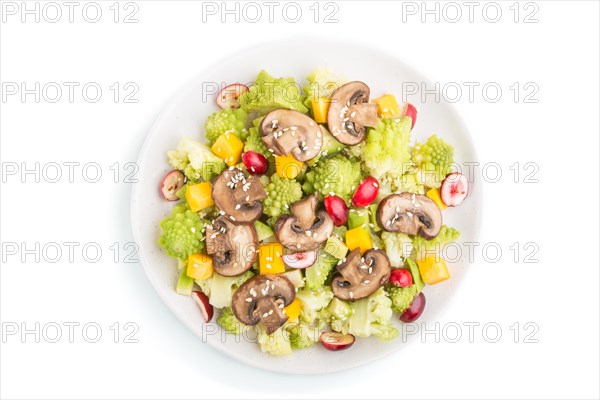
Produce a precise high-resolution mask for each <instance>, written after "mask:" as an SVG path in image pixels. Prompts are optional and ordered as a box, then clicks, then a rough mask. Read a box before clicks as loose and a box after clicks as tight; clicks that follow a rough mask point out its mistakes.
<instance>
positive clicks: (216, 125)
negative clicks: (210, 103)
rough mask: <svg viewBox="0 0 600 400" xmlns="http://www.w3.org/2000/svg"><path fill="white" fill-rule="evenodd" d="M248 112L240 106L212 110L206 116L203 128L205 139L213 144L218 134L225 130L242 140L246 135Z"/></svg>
mask: <svg viewBox="0 0 600 400" xmlns="http://www.w3.org/2000/svg"><path fill="white" fill-rule="evenodd" d="M247 120H248V114H246V112H245V111H244V110H242V109H240V108H238V109H232V108H228V109H225V110H220V111H217V112H214V113H213V114H211V115H209V116H208V119H207V120H206V125H205V126H204V129H205V130H206V139H207V140H208V141H209V143H210V144H211V145H213V144H214V143H215V142H216V141H217V139H218V138H219V136H221V135H222V134H224V133H225V132H229V133H233V134H235V135H236V136H237V137H238V138H240V139H242V140H244V139H245V138H246V136H247V135H248V130H247V129H246V122H247Z"/></svg>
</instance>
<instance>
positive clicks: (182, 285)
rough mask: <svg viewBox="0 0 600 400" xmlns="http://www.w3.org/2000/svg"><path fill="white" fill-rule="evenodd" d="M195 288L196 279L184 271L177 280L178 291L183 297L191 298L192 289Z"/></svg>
mask: <svg viewBox="0 0 600 400" xmlns="http://www.w3.org/2000/svg"><path fill="white" fill-rule="evenodd" d="M193 288H194V279H193V278H190V277H189V276H187V274H186V269H185V268H184V269H182V270H181V273H180V274H179V279H178V280H177V288H176V291H177V293H179V294H180V295H182V296H191V295H192V289H193Z"/></svg>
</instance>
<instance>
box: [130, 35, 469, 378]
mask: <svg viewBox="0 0 600 400" xmlns="http://www.w3.org/2000/svg"><path fill="white" fill-rule="evenodd" d="M318 66H324V67H329V68H331V69H332V70H333V71H334V72H337V73H340V74H342V75H344V76H345V77H347V78H349V79H350V80H362V81H364V82H366V83H367V84H368V85H369V86H370V87H371V95H372V97H377V96H379V95H381V94H383V93H384V92H391V93H395V94H396V95H397V96H400V94H401V88H402V82H403V81H404V82H418V83H420V82H426V81H425V79H423V77H421V76H420V75H419V74H418V73H416V72H414V71H413V70H412V69H410V68H408V67H407V66H405V65H404V64H403V63H402V62H400V61H398V60H397V59H395V58H393V57H391V56H389V55H387V54H385V53H382V52H380V51H376V50H372V49H369V48H366V47H361V46H357V45H354V44H348V43H338V42H325V41H323V40H319V41H318V42H316V41H314V40H301V39H297V40H291V41H290V40H287V41H285V42H283V41H280V42H275V43H269V44H265V45H260V46H257V47H253V48H250V49H247V50H245V51H242V52H240V53H237V54H234V55H231V56H230V57H228V58H227V59H226V60H222V61H220V62H219V63H216V64H215V65H214V66H212V67H211V68H209V69H207V70H205V71H203V72H202V73H200V74H199V75H198V77H197V78H196V79H194V80H193V81H191V82H190V83H189V84H188V85H187V87H186V88H185V89H183V90H182V91H181V93H179V95H178V96H176V97H175V98H174V99H172V100H171V101H170V102H169V104H167V105H166V107H165V108H164V110H163V111H162V113H161V114H160V116H159V117H158V119H157V120H156V122H155V123H154V126H153V127H152V129H150V132H149V134H148V137H147V138H146V141H145V143H144V146H143V147H142V150H141V152H140V156H139V159H138V165H139V167H140V172H139V183H137V184H135V185H134V187H133V192H132V200H131V222H132V227H133V235H134V238H135V241H136V242H137V244H138V245H139V251H140V253H139V254H140V259H141V262H142V264H143V266H144V269H145V271H146V274H147V275H148V278H149V279H150V282H152V285H153V286H154V288H155V289H156V291H157V292H158V294H159V295H160V297H161V298H162V299H163V300H164V302H165V303H166V304H167V306H168V307H169V308H170V309H171V310H172V311H173V313H175V315H177V317H178V318H179V319H180V320H181V321H182V322H183V323H184V324H185V325H186V326H187V327H188V328H189V329H191V330H192V331H193V332H194V333H195V334H197V335H198V336H199V337H200V339H201V340H203V341H206V342H207V343H208V344H210V345H211V346H213V347H215V348H217V349H218V350H220V351H222V352H223V353H225V354H227V355H229V356H230V357H232V358H235V359H237V360H240V361H242V362H245V363H247V364H250V365H252V366H254V367H258V368H264V369H268V370H272V371H278V372H287V373H298V374H300V373H302V374H305V373H323V372H333V371H339V370H343V369H348V368H353V367H356V366H359V365H362V364H365V363H368V362H371V361H374V360H376V359H378V358H380V357H382V356H384V355H387V354H390V353H392V352H394V351H397V350H399V349H400V348H401V347H402V346H403V345H405V344H406V343H407V340H403V339H402V338H398V339H396V340H395V341H391V342H379V341H378V340H377V339H375V338H368V339H365V338H358V339H357V341H356V343H355V344H354V346H353V347H352V348H350V349H348V350H345V351H340V352H330V351H327V350H325V349H324V348H323V347H322V346H320V345H318V344H316V345H315V346H313V347H312V348H309V349H305V350H300V351H295V352H294V353H293V354H292V355H291V356H288V357H273V356H270V355H268V354H263V353H261V351H260V349H259V347H258V345H257V344H256V343H251V342H247V341H244V340H241V341H240V340H236V338H235V336H233V335H225V334H224V333H222V332H221V331H220V328H219V327H218V325H216V323H215V322H213V323H211V324H208V325H206V324H204V322H203V320H202V317H201V315H200V312H199V310H198V308H197V305H196V304H195V303H194V301H193V300H192V299H191V298H189V297H185V296H180V295H178V294H177V293H176V292H175V282H176V281H177V276H178V273H177V268H176V266H175V265H176V262H175V261H174V260H173V259H171V258H169V257H168V256H167V255H166V254H165V252H164V251H162V250H161V249H160V248H159V247H158V245H157V244H156V243H157V240H158V237H159V236H160V228H159V222H160V221H161V220H162V219H163V218H164V217H165V216H166V215H168V214H170V211H171V208H172V207H173V203H169V202H167V201H165V200H163V198H162V197H161V195H160V194H159V185H160V183H161V181H162V178H163V177H164V175H165V173H166V172H167V171H169V169H170V168H169V166H168V164H167V158H166V152H167V151H168V150H170V149H174V148H175V147H176V146H177V143H178V141H179V139H180V138H181V136H183V135H188V136H191V137H193V138H196V139H200V138H201V137H202V136H203V130H204V129H203V127H204V123H205V121H206V117H207V116H208V115H209V114H211V113H213V112H214V111H216V110H217V107H216V105H215V103H214V96H213V95H210V94H205V93H204V91H203V89H206V88H210V87H212V86H211V85H213V84H214V83H217V84H219V85H220V84H221V83H223V84H226V83H233V82H242V83H248V82H252V80H253V79H254V77H255V76H256V75H257V73H258V72H259V71H260V70H261V69H263V68H264V69H266V70H267V71H268V72H270V73H271V74H273V75H274V76H293V77H295V78H296V79H297V80H298V82H299V83H300V84H304V82H305V80H304V77H305V76H306V75H307V74H308V73H309V72H310V71H311V70H312V69H313V68H315V67H318ZM427 86H428V87H431V86H430V85H427ZM432 97H433V96H429V98H432ZM413 103H415V105H416V106H417V109H418V111H419V115H418V119H417V124H416V126H415V130H414V131H413V140H414V139H415V137H416V138H418V139H424V138H426V137H427V136H429V135H430V134H433V133H436V134H438V135H439V136H441V137H443V138H444V139H446V140H447V141H448V142H449V143H451V144H453V145H454V147H455V149H456V155H455V158H456V160H457V162H459V163H462V162H464V161H476V157H475V151H474V149H473V147H472V144H471V140H470V137H469V134H468V132H467V129H466V127H465V126H464V124H463V122H462V121H461V119H460V117H459V116H458V115H457V114H456V113H455V112H454V110H453V109H452V107H451V106H450V105H449V104H447V103H444V102H440V103H435V102H428V103H423V104H420V103H419V102H414V101H413ZM480 204H481V192H480V186H479V184H478V182H474V184H473V185H472V187H471V193H470V195H469V197H468V198H467V199H466V201H465V202H464V203H463V204H462V205H461V206H460V207H458V208H456V209H448V210H445V211H444V222H445V223H447V224H449V225H450V226H454V227H456V228H457V229H459V230H460V231H461V232H462V237H461V242H463V241H464V242H466V241H474V240H476V236H477V233H478V228H479V221H480ZM464 253H465V252H463V257H462V259H460V260H459V261H458V262H456V263H452V264H451V265H450V270H451V274H452V278H451V279H450V280H448V281H446V282H443V283H440V284H437V285H435V286H431V287H427V288H425V294H426V297H427V307H426V310H425V312H424V313H423V315H422V316H421V318H420V319H419V321H418V322H419V323H421V322H424V323H427V324H431V323H435V321H436V320H438V318H439V316H440V315H441V314H440V313H441V311H442V309H443V308H444V307H446V303H448V301H449V300H450V299H451V297H452V295H453V294H454V291H455V290H457V288H458V286H459V283H460V282H461V281H462V279H463V277H464V274H465V272H466V270H467V267H468V260H467V259H466V254H464ZM397 324H398V326H400V322H397ZM203 332H204V334H203ZM414 336H415V335H413V337H414ZM415 345H416V346H418V345H419V343H418V342H417V343H415Z"/></svg>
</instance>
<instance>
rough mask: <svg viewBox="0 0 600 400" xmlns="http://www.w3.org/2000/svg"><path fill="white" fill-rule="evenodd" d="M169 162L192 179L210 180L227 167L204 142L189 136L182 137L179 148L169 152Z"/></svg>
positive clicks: (195, 180)
mask: <svg viewBox="0 0 600 400" xmlns="http://www.w3.org/2000/svg"><path fill="white" fill-rule="evenodd" d="M167 155H168V157H169V164H170V165H171V166H172V167H173V168H175V169H178V170H180V171H183V173H184V174H185V176H187V178H188V179H189V180H191V181H194V182H197V181H199V180H204V181H209V180H211V179H212V178H214V177H215V176H217V175H219V174H220V173H221V172H223V170H224V169H225V167H226V164H225V162H223V160H221V159H220V158H219V157H217V156H216V155H215V154H214V153H213V152H212V150H211V149H210V148H209V147H208V146H206V145H205V144H203V143H200V142H196V141H195V140H192V139H190V138H188V137H185V136H184V137H182V138H181V140H180V141H179V145H178V146H177V149H175V150H171V151H169V152H168V153H167Z"/></svg>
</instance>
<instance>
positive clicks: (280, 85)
mask: <svg viewBox="0 0 600 400" xmlns="http://www.w3.org/2000/svg"><path fill="white" fill-rule="evenodd" d="M303 101H304V96H303V94H302V93H301V92H300V89H299V87H298V85H297V84H296V81H295V80H294V78H274V77H273V76H271V75H269V73H268V72H267V71H265V70H262V71H260V73H259V74H258V76H257V77H256V80H255V82H254V85H252V86H250V90H249V91H248V92H246V93H244V94H243V95H242V96H240V104H241V106H242V109H243V110H245V111H246V112H248V113H251V112H257V113H259V114H266V113H268V112H270V111H273V110H275V109H277V108H288V109H291V110H296V111H299V112H301V113H307V112H308V108H306V106H305V105H304V104H303Z"/></svg>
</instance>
